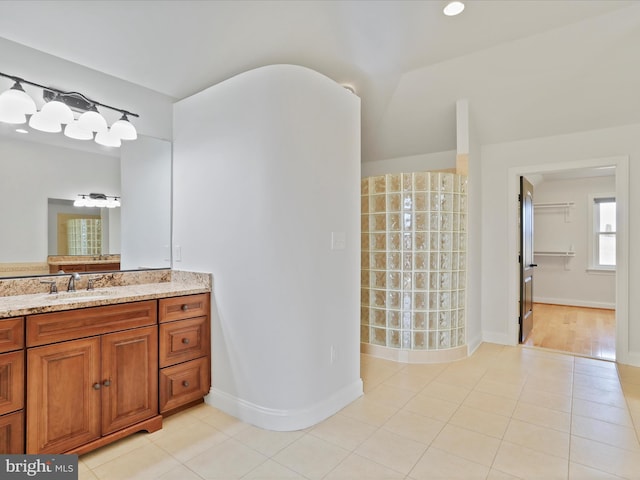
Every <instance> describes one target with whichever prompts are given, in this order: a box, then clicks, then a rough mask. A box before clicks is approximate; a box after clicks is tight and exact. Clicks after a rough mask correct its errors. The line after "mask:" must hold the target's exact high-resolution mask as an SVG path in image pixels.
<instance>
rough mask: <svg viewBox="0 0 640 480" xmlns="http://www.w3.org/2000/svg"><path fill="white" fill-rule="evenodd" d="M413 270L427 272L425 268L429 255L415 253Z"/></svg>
mask: <svg viewBox="0 0 640 480" xmlns="http://www.w3.org/2000/svg"><path fill="white" fill-rule="evenodd" d="M414 257H415V264H414V265H415V267H414V268H415V269H416V270H427V266H428V263H427V261H428V260H429V254H428V253H416V254H415V256H414Z"/></svg>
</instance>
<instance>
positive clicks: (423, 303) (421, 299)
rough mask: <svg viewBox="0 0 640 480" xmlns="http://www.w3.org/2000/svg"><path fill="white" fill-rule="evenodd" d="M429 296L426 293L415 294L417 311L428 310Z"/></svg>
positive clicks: (414, 299)
mask: <svg viewBox="0 0 640 480" xmlns="http://www.w3.org/2000/svg"><path fill="white" fill-rule="evenodd" d="M427 296H428V294H427V293H425V292H415V293H414V294H413V301H414V306H415V308H416V309H417V310H426V309H427Z"/></svg>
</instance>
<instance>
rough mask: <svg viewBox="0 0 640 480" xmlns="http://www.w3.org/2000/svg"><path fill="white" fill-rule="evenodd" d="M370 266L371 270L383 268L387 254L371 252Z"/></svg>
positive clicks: (385, 265) (385, 264) (384, 267)
mask: <svg viewBox="0 0 640 480" xmlns="http://www.w3.org/2000/svg"><path fill="white" fill-rule="evenodd" d="M371 268H372V270H385V269H386V268H387V254H386V253H384V252H382V253H372V254H371Z"/></svg>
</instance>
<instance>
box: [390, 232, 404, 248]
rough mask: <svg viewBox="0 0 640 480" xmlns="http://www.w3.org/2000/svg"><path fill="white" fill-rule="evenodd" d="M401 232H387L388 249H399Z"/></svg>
mask: <svg viewBox="0 0 640 480" xmlns="http://www.w3.org/2000/svg"><path fill="white" fill-rule="evenodd" d="M401 238H402V237H401V234H400V233H397V232H394V233H390V234H389V244H388V245H389V250H394V251H399V250H400V248H401V245H400V239H401Z"/></svg>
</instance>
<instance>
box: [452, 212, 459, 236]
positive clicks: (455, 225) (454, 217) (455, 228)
mask: <svg viewBox="0 0 640 480" xmlns="http://www.w3.org/2000/svg"><path fill="white" fill-rule="evenodd" d="M451 220H452V225H453V227H452V230H453V231H454V232H459V231H460V214H459V213H454V214H453V215H452V216H451Z"/></svg>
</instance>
